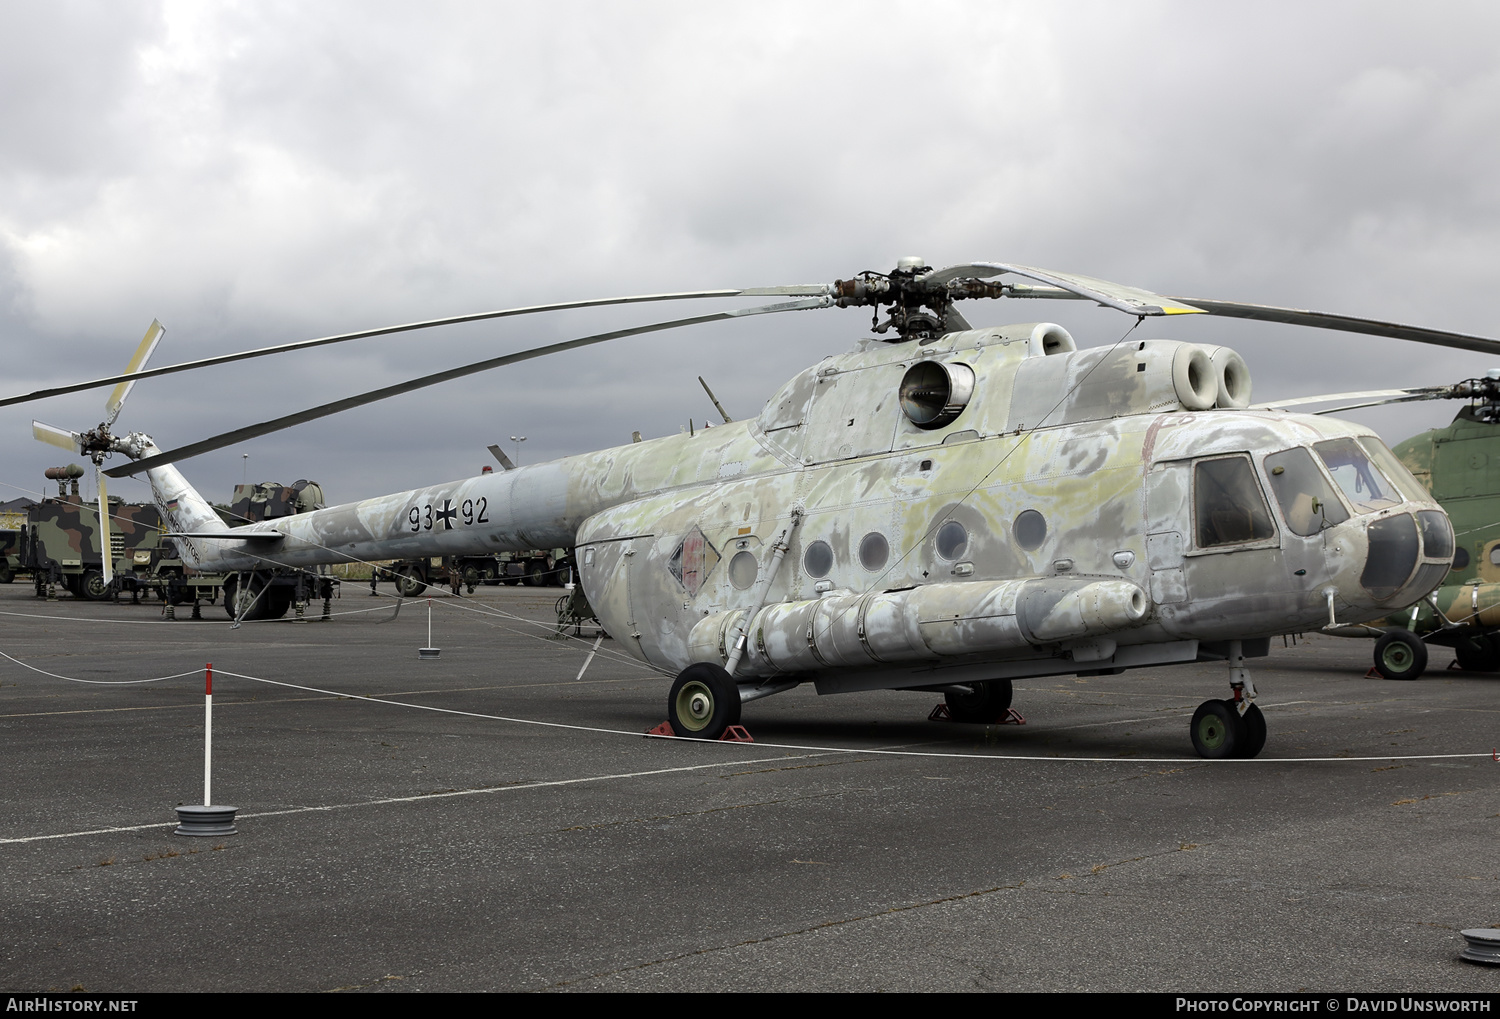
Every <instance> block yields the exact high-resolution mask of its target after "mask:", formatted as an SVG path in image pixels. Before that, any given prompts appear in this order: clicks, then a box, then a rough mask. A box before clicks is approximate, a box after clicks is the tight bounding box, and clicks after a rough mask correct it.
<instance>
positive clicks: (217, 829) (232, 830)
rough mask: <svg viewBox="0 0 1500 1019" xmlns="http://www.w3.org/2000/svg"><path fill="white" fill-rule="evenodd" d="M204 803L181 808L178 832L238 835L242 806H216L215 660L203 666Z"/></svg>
mask: <svg viewBox="0 0 1500 1019" xmlns="http://www.w3.org/2000/svg"><path fill="white" fill-rule="evenodd" d="M203 676H204V680H203V803H202V804H201V805H199V806H191V807H187V806H184V807H178V808H177V829H176V834H178V835H234V834H236V833H237V832H238V831H239V829H237V828H236V827H235V826H234V815H235V811H237V810H239V809H240V808H239V807H215V806H213V799H212V795H213V751H214V663H213V662H209V663H208V664H207V665H205V666H204V667H203Z"/></svg>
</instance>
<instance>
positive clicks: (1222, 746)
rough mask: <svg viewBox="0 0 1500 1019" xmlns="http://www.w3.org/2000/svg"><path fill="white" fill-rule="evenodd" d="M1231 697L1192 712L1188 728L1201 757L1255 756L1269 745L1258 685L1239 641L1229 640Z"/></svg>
mask: <svg viewBox="0 0 1500 1019" xmlns="http://www.w3.org/2000/svg"><path fill="white" fill-rule="evenodd" d="M1229 685H1230V687H1231V688H1232V689H1233V690H1234V697H1233V699H1231V700H1222V701H1220V700H1213V701H1204V702H1203V703H1202V704H1200V705H1198V710H1197V711H1195V712H1193V721H1192V722H1191V724H1190V725H1189V727H1188V731H1189V733H1190V734H1191V735H1192V737H1193V749H1194V750H1196V751H1198V756H1199V757H1207V758H1210V759H1215V760H1217V759H1222V758H1226V757H1245V758H1249V757H1254V756H1255V755H1256V754H1259V753H1260V752H1261V750H1262V749H1263V748H1264V747H1265V745H1266V716H1265V715H1263V714H1261V711H1260V708H1259V706H1257V705H1256V703H1255V684H1254V683H1253V682H1251V680H1250V670H1249V669H1247V668H1245V653H1244V648H1243V646H1242V645H1241V643H1240V642H1239V641H1237V640H1232V641H1230V642H1229Z"/></svg>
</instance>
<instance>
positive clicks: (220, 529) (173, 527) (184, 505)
mask: <svg viewBox="0 0 1500 1019" xmlns="http://www.w3.org/2000/svg"><path fill="white" fill-rule="evenodd" d="M130 438H131V440H133V441H132V443H131V446H132V448H131V449H130V451H129V452H130V455H132V456H133V457H135V458H136V459H139V458H140V457H145V456H155V455H156V454H157V453H160V452H161V450H160V449H158V448H157V447H156V444H155V443H154V442H152V441H151V440H150V438H148V437H146V436H144V435H141V434H140V433H139V432H136V433H133V434H132V435H131V436H130ZM146 477H147V478H148V479H149V480H150V482H151V498H152V500H153V501H154V502H155V503H156V508H157V509H158V510H159V511H160V512H161V516H162V520H163V521H165V522H166V526H167V530H168V531H169V532H173V533H177V534H192V535H208V534H224V533H227V532H228V531H229V525H227V524H226V523H224V521H223V520H222V519H220V518H219V515H218V514H217V513H215V512H214V508H213V507H212V506H210V505H209V503H208V500H207V499H205V498H203V496H201V495H199V494H198V490H197V489H196V488H194V487H193V486H192V485H191V484H190V483H189V482H188V480H187V478H185V477H183V476H182V472H181V471H179V470H178V469H177V468H176V467H174V466H172V465H171V464H163V465H162V466H160V467H153V468H152V469H151V470H149V471H147V472H146ZM172 540H173V541H174V542H175V543H176V545H177V549H178V552H179V553H180V554H181V558H182V560H183V562H185V563H187V564H188V565H189V566H193V567H199V566H204V565H206V561H207V560H208V559H209V558H211V557H212V556H213V555H214V554H215V552H217V549H210V548H205V547H203V546H202V545H200V544H199V543H197V542H195V541H194V540H193V538H188V537H177V538H173V539H172Z"/></svg>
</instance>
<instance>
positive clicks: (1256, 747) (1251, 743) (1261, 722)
mask: <svg viewBox="0 0 1500 1019" xmlns="http://www.w3.org/2000/svg"><path fill="white" fill-rule="evenodd" d="M1233 707H1234V705H1233V704H1231V705H1230V708H1231V709H1232V708H1233ZM1240 725H1241V726H1242V727H1243V731H1242V733H1241V735H1242V736H1243V737H1244V741H1243V742H1242V743H1241V744H1240V745H1239V746H1237V747H1235V748H1234V756H1236V757H1246V758H1249V757H1254V756H1256V755H1257V754H1259V753H1260V752H1261V751H1262V750H1264V749H1265V746H1266V716H1265V715H1263V714H1261V712H1260V706H1259V705H1256V704H1252V705H1250V706H1249V707H1248V708H1246V709H1245V713H1244V714H1243V715H1241V716H1240Z"/></svg>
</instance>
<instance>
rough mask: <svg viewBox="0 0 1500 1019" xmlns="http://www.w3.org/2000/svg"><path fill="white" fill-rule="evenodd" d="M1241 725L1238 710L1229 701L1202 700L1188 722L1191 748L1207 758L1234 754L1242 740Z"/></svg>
mask: <svg viewBox="0 0 1500 1019" xmlns="http://www.w3.org/2000/svg"><path fill="white" fill-rule="evenodd" d="M1244 728H1245V727H1244V725H1243V724H1242V723H1241V721H1240V713H1239V712H1238V711H1236V710H1235V709H1234V705H1233V704H1230V703H1229V702H1228V701H1204V702H1203V703H1202V704H1200V705H1198V710H1197V711H1195V712H1193V720H1192V722H1191V723H1189V725H1188V731H1189V732H1190V733H1191V734H1192V737H1193V749H1194V750H1196V751H1197V752H1198V756H1199V757H1207V758H1209V759H1210V760H1219V759H1221V758H1224V757H1234V756H1235V751H1236V750H1237V749H1238V747H1239V745H1240V744H1241V743H1242V742H1243V741H1244V740H1243V737H1244V736H1245V731H1244Z"/></svg>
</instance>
